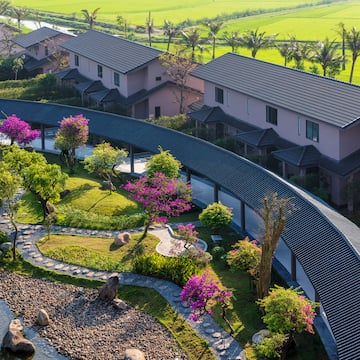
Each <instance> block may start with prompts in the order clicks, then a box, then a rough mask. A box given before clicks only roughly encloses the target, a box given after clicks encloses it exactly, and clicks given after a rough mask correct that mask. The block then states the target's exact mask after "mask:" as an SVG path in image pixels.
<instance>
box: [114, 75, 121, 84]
mask: <svg viewBox="0 0 360 360" xmlns="http://www.w3.org/2000/svg"><path fill="white" fill-rule="evenodd" d="M114 85H115V86H120V75H119V73H117V72H115V73H114Z"/></svg>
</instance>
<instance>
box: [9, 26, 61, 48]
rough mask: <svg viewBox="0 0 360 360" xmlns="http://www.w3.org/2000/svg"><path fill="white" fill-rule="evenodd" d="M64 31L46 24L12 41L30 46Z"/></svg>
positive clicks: (26, 46) (24, 46)
mask: <svg viewBox="0 0 360 360" xmlns="http://www.w3.org/2000/svg"><path fill="white" fill-rule="evenodd" d="M62 34H63V33H62V32H61V31H58V30H55V29H51V28H48V27H46V26H44V27H41V28H40V29H37V30H34V31H32V32H30V33H28V34H24V35H19V36H17V37H15V38H14V39H13V40H12V41H13V42H14V43H15V44H18V45H20V46H21V47H23V48H25V49H26V48H28V47H30V46H33V45H35V44H38V43H40V42H42V41H44V40H48V39H51V38H53V37H56V36H58V35H62Z"/></svg>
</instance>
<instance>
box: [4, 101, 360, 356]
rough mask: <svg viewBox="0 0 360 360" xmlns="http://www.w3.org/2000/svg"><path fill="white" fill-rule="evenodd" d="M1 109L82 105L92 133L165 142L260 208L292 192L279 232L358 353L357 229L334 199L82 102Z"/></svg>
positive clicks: (45, 118)
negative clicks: (273, 196)
mask: <svg viewBox="0 0 360 360" xmlns="http://www.w3.org/2000/svg"><path fill="white" fill-rule="evenodd" d="M0 109H1V110H2V111H3V112H4V113H6V114H14V113H16V114H17V116H19V117H20V118H22V119H23V120H25V121H30V122H38V123H41V124H44V125H46V126H58V121H59V120H60V119H62V118H63V117H68V116H70V115H75V114H80V113H81V114H83V115H84V116H85V117H87V118H89V119H90V121H89V129H90V132H91V133H93V134H97V135H99V136H101V137H104V138H107V139H113V140H117V141H123V142H125V143H129V144H132V145H134V146H136V147H138V148H140V149H143V150H145V151H150V152H151V153H157V152H158V146H159V145H161V146H162V148H163V149H167V150H169V151H170V152H171V154H173V155H174V156H175V157H176V158H177V159H179V161H181V162H182V164H183V165H184V166H185V167H187V168H189V169H190V170H193V171H196V172H198V173H200V174H203V175H204V176H205V177H207V178H208V179H209V180H210V181H213V182H214V183H216V184H220V186H221V187H222V188H223V189H224V190H227V191H229V192H230V193H231V194H233V195H234V196H236V197H237V198H238V199H240V200H242V201H244V202H245V203H246V204H247V205H248V206H249V207H250V208H252V209H254V210H255V211H257V212H258V211H259V209H260V208H261V207H262V199H263V197H264V195H266V194H268V193H269V192H276V193H278V195H279V197H281V198H292V202H293V203H294V205H295V206H296V208H297V209H298V210H297V211H295V212H294V213H293V214H292V215H291V216H290V218H289V219H288V221H287V223H286V228H285V230H284V232H283V234H282V238H283V240H284V241H285V243H286V244H287V246H289V248H290V249H291V251H293V253H294V254H295V256H296V258H297V260H298V261H299V263H300V264H301V265H302V267H303V269H304V271H305V273H306V274H307V276H308V277H309V279H310V281H311V283H312V285H313V286H314V288H315V289H316V291H317V293H318V294H319V296H320V299H321V304H322V306H323V307H324V310H325V312H326V315H327V319H328V321H329V324H330V327H331V329H332V331H333V334H334V338H335V340H336V343H337V350H338V355H339V359H341V360H347V359H359V358H360V327H359V324H360V312H359V305H360V281H359V279H360V229H359V227H357V226H356V225H355V224H353V223H352V222H350V221H349V220H348V219H346V218H344V217H343V216H342V215H340V214H339V213H338V212H336V211H335V210H334V209H332V208H331V207H330V206H328V205H326V204H324V203H323V202H320V201H319V200H318V199H317V198H315V197H313V196H312V195H310V194H308V193H306V192H304V191H302V190H301V189H299V188H297V187H295V186H293V185H291V184H289V183H288V182H286V181H285V180H283V179H281V178H280V177H278V176H276V175H274V174H272V173H270V172H269V171H267V170H265V169H263V168H261V167H260V166H257V165H256V164H254V163H252V162H250V161H247V160H246V159H244V158H242V157H240V156H238V155H236V154H234V153H231V152H230V151H227V150H225V149H222V148H220V147H217V146H215V145H212V144H210V143H209V142H206V141H203V140H201V139H197V138H194V137H192V136H189V135H186V134H183V133H180V132H177V131H174V130H170V129H166V128H164V127H161V126H156V125H153V124H150V123H148V122H146V121H142V120H136V119H132V118H128V117H125V116H120V115H115V114H110V113H104V112H100V111H94V110H89V109H85V108H77V107H71V106H63V105H57V104H48V103H46V104H45V103H36V102H30V101H20V100H10V99H0ZM189 149H191V151H189Z"/></svg>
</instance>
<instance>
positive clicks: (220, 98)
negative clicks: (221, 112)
mask: <svg viewBox="0 0 360 360" xmlns="http://www.w3.org/2000/svg"><path fill="white" fill-rule="evenodd" d="M215 101H216V102H218V103H220V104H223V103H224V90H223V89H220V88H218V87H216V88H215Z"/></svg>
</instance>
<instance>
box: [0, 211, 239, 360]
mask: <svg viewBox="0 0 360 360" xmlns="http://www.w3.org/2000/svg"><path fill="white" fill-rule="evenodd" d="M0 229H1V230H5V231H7V232H8V231H9V230H11V227H10V224H9V220H8V219H7V218H6V217H5V216H2V217H1V218H0ZM135 231H138V230H131V232H135ZM52 232H54V233H64V234H69V235H87V236H99V237H110V238H113V237H114V236H115V234H116V233H118V232H115V231H106V230H91V229H78V228H67V227H57V226H54V227H53V228H52ZM149 232H151V233H152V234H154V235H156V236H158V237H159V238H160V239H161V240H162V242H164V241H166V240H167V241H168V243H170V240H171V235H170V234H169V231H168V229H167V228H164V227H154V228H152V229H151V230H150V231H149ZM46 234H47V232H46V231H45V229H44V228H43V226H42V225H20V224H19V233H18V240H17V248H18V249H19V251H20V252H21V254H22V256H23V258H24V259H25V260H27V261H29V262H30V263H32V264H34V265H36V266H39V267H42V268H45V269H48V270H51V271H56V272H59V273H63V274H68V275H72V276H76V277H82V278H87V279H94V280H104V281H106V280H107V279H108V278H109V276H110V275H113V273H109V272H106V271H98V270H93V269H88V268H85V267H82V266H77V265H70V264H66V263H62V262H60V261H57V260H53V259H50V258H48V257H46V256H44V255H42V254H41V253H40V251H39V249H38V247H37V246H36V241H37V240H38V239H39V238H41V237H43V236H45V235H46ZM169 248H170V247H169V246H168V249H169ZM116 275H117V276H118V277H119V279H120V285H135V286H141V287H148V288H153V289H155V290H156V291H158V292H159V293H160V294H161V295H162V296H163V297H164V298H165V299H166V300H167V301H168V302H169V304H170V305H171V306H172V307H173V308H174V310H175V311H176V312H177V313H179V314H180V315H182V316H183V317H184V318H185V319H187V321H188V323H189V324H190V325H191V326H192V327H193V329H194V330H195V331H196V332H197V333H198V334H199V335H200V336H201V337H203V338H204V339H206V340H207V341H208V343H209V346H210V347H211V348H212V349H213V351H214V353H215V356H216V358H217V359H219V360H230V359H231V360H245V359H246V358H245V354H244V352H243V350H242V348H241V346H240V345H239V343H238V342H237V341H236V340H235V339H234V338H233V337H231V336H230V335H229V333H227V332H226V331H225V330H224V329H222V328H221V327H220V326H219V325H218V324H217V323H216V322H215V321H214V320H213V319H212V318H211V317H210V316H208V315H206V316H204V318H203V319H202V321H201V322H193V321H191V320H189V319H188V317H189V315H190V312H191V311H190V309H189V308H188V307H187V306H185V305H183V304H182V303H181V300H180V292H181V288H180V287H179V286H177V285H175V284H174V283H172V282H170V281H166V280H161V279H157V278H153V277H149V276H144V275H139V274H134V273H116Z"/></svg>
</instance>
